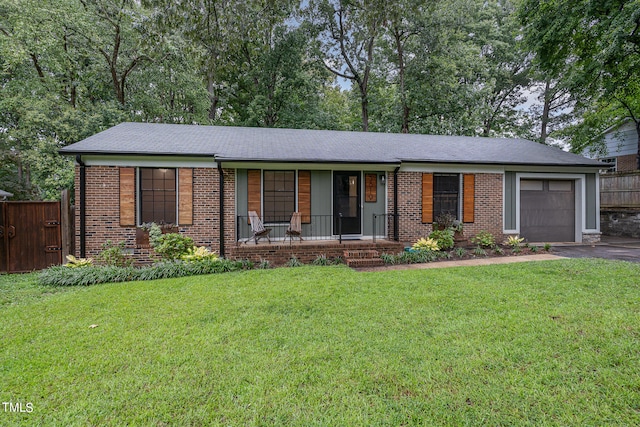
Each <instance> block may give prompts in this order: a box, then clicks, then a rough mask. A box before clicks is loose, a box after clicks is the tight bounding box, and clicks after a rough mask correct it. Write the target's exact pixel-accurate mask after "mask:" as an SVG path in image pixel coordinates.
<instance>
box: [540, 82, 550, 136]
mask: <svg viewBox="0 0 640 427" xmlns="http://www.w3.org/2000/svg"><path fill="white" fill-rule="evenodd" d="M549 90H550V84H549V80H548V79H547V81H546V82H545V84H544V105H543V107H542V117H540V138H539V139H538V142H540V143H541V144H546V143H547V126H548V125H549V112H550V110H551V95H550V94H549Z"/></svg>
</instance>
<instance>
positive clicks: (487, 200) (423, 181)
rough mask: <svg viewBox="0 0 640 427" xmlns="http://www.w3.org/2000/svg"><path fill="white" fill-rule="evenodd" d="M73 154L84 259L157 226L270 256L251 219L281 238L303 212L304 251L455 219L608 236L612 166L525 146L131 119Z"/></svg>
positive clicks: (413, 231)
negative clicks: (606, 174)
mask: <svg viewBox="0 0 640 427" xmlns="http://www.w3.org/2000/svg"><path fill="white" fill-rule="evenodd" d="M61 153H62V154H66V155H75V156H76V163H77V166H76V182H75V188H76V201H77V204H78V203H79V206H77V209H76V215H77V221H76V225H77V227H76V230H77V242H76V243H77V244H76V248H78V251H79V255H81V256H94V255H96V254H97V253H98V252H99V251H100V245H101V244H102V243H103V242H104V241H106V240H107V239H109V240H112V241H121V240H124V241H125V242H126V244H127V247H128V248H130V250H131V251H133V252H134V253H135V254H136V255H139V256H143V255H145V254H146V253H147V251H148V249H146V248H145V246H144V245H143V244H141V242H140V240H139V239H138V240H137V239H136V233H137V228H138V227H139V226H140V225H142V224H143V223H147V222H150V221H154V222H157V223H174V224H178V229H179V232H180V233H184V234H187V235H189V236H190V237H192V238H193V239H194V240H195V243H196V244H197V245H204V246H208V247H211V248H212V249H213V250H217V251H219V252H220V253H222V254H223V255H227V256H239V255H238V254H239V253H240V252H242V251H243V250H244V252H243V253H247V252H246V248H258V247H263V246H264V247H267V248H268V247H269V244H268V243H266V241H264V242H265V243H264V245H263V243H262V242H263V241H260V242H259V244H258V245H257V246H254V245H238V242H239V241H241V240H245V239H246V238H247V237H249V236H250V235H251V232H250V230H251V229H250V227H249V225H248V221H247V214H248V212H249V211H256V212H258V214H259V216H260V218H261V219H262V220H263V221H264V222H265V224H266V225H267V227H270V228H272V229H273V232H272V237H274V238H275V239H276V241H277V240H278V236H280V237H283V238H284V235H285V233H284V230H285V229H286V228H287V225H288V223H289V218H290V216H291V214H292V213H293V212H295V211H297V212H300V213H301V215H302V228H303V233H302V237H303V239H305V242H304V244H302V245H299V248H301V249H300V250H304V248H308V249H307V250H308V251H313V250H315V251H320V252H319V253H322V250H321V249H320V248H319V246H318V245H308V246H307V243H308V242H307V240H321V239H326V240H329V241H332V240H337V239H340V238H342V239H357V240H360V241H369V242H370V241H371V239H373V238H376V239H380V240H385V241H393V240H398V241H400V242H415V241H416V240H417V239H418V238H420V237H423V236H426V235H427V234H428V233H429V232H431V231H432V227H433V222H434V220H435V219H437V218H438V216H439V215H441V214H444V213H449V214H451V215H452V216H454V217H455V218H457V219H458V220H459V221H461V222H463V223H464V235H465V236H466V237H467V238H469V237H472V236H473V235H475V234H477V233H478V232H480V231H481V230H486V231H489V232H491V233H493V234H494V235H495V236H496V238H497V240H498V241H501V239H503V238H504V237H505V235H512V234H520V235H521V236H524V237H526V238H527V239H528V240H529V241H534V242H554V241H576V242H582V241H588V242H592V241H598V240H599V238H600V232H599V205H598V203H599V202H598V170H599V169H601V168H602V164H601V163H600V162H597V161H595V160H591V159H586V158H584V157H581V156H577V155H574V154H571V153H567V152H564V151H561V150H559V149H556V148H552V147H549V146H545V145H541V144H538V143H535V142H531V141H526V140H519V139H497V138H474V137H453V136H433V135H407V134H384V133H365V132H340V131H326V130H294V129H271V128H269V129H267V128H243V127H220V126H191V125H171V124H145V123H123V124H120V125H118V126H115V127H113V128H111V129H108V130H106V131H104V132H101V133H98V134H96V135H93V136H91V137H89V138H87V139H85V140H83V141H80V142H78V143H76V144H72V145H70V146H68V147H65V148H63V149H62V150H61ZM288 244H289V243H287V245H288ZM278 245H281V246H283V245H282V242H280V243H277V242H276V243H273V246H278ZM294 245H295V243H294ZM243 248H244V249H243ZM319 253H318V254H319ZM316 255H317V254H316Z"/></svg>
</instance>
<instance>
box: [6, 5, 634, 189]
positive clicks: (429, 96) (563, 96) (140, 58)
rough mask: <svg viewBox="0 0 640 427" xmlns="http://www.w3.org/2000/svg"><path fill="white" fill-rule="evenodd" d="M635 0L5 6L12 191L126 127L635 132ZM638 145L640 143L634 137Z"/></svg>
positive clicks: (49, 184) (52, 179)
mask: <svg viewBox="0 0 640 427" xmlns="http://www.w3.org/2000/svg"><path fill="white" fill-rule="evenodd" d="M639 26H640V7H639V3H638V0H635V1H613V0H607V1H602V2H583V1H580V0H513V1H512V0H430V1H428V2H424V1H417V0H398V1H395V2H386V1H380V0H308V1H297V0H279V1H274V0H243V1H239V0H185V1H180V2H175V1H171V0H143V1H134V0H4V1H3V2H2V3H0V90H1V97H0V159H1V161H2V163H1V167H0V188H2V189H4V190H7V191H11V192H12V193H14V194H16V198H33V199H41V198H45V199H47V198H48V199H51V198H56V197H57V196H58V194H59V192H60V190H61V189H63V188H69V187H71V186H72V185H73V159H68V158H63V157H61V156H59V155H58V154H57V151H58V150H59V149H60V148H61V147H63V146H65V145H68V144H71V143H73V142H76V141H79V140H81V139H83V138H86V137H87V136H89V135H91V134H94V133H96V132H99V131H101V130H104V129H106V128H108V127H110V126H113V125H115V124H117V123H120V122H122V121H145V122H165V123H187V124H217V125H229V126H260V127H288V128H317V129H338V130H364V131H377V132H412V133H431V134H460V135H474V136H479V137H482V136H509V137H511V136H517V137H524V138H530V139H537V140H539V141H540V142H543V143H545V142H549V141H554V140H555V141H557V140H563V141H566V142H570V143H572V145H573V148H574V150H576V151H580V150H582V149H583V148H584V147H585V146H587V145H589V144H594V143H595V142H594V139H593V135H594V134H597V133H598V132H599V131H601V130H602V129H604V128H606V127H608V126H610V125H611V124H612V123H615V122H616V121H618V120H621V119H624V118H631V119H633V120H634V121H635V123H636V125H637V126H638V127H639V129H640V96H638V95H639V94H638V91H639V90H640V77H639V75H638V73H639V72H638V69H639V65H640V59H639V58H640V55H639V53H640V46H639V43H640V34H639V30H638V28H639ZM639 147H640V139H639Z"/></svg>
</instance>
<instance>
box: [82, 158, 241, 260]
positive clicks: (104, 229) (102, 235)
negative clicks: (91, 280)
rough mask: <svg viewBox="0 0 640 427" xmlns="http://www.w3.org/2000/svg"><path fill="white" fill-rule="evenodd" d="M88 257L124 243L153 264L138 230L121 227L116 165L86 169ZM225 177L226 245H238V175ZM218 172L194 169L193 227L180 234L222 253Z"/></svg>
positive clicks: (181, 229)
mask: <svg viewBox="0 0 640 427" xmlns="http://www.w3.org/2000/svg"><path fill="white" fill-rule="evenodd" d="M85 170H86V216H85V222H86V233H85V235H86V256H87V257H95V256H96V255H97V254H98V253H99V252H100V250H101V249H102V248H101V246H102V244H103V243H104V242H105V241H107V240H111V241H112V242H120V241H124V242H125V244H126V247H127V248H128V249H129V250H132V251H133V253H134V256H135V258H136V261H137V262H138V263H148V262H150V261H151V259H150V254H151V253H152V251H151V250H150V249H148V248H141V247H138V245H137V244H136V227H121V226H120V207H119V168H118V167H116V166H88V167H86V169H85ZM79 171H80V168H79V166H76V176H75V188H76V201H78V208H77V209H76V218H75V220H76V236H75V238H76V255H78V256H79V252H80V208H79V201H80V178H79V177H80V174H79ZM223 173H224V175H225V213H224V217H225V244H226V245H227V246H230V245H232V244H234V243H235V232H234V229H235V173H234V171H233V170H232V169H225V170H223ZM218 189H219V178H218V170H217V169H213V168H194V170H193V224H192V225H186V226H180V227H179V232H180V233H181V234H185V235H187V236H189V237H191V238H193V240H194V243H195V244H196V245H197V246H206V247H208V248H210V249H212V250H215V251H220V232H219V229H220V215H219V212H220V211H219V200H220V193H219V191H218Z"/></svg>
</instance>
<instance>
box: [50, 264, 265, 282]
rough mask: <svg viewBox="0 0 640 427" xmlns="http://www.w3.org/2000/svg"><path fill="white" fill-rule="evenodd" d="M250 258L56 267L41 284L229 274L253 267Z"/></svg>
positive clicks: (52, 268)
mask: <svg viewBox="0 0 640 427" xmlns="http://www.w3.org/2000/svg"><path fill="white" fill-rule="evenodd" d="M252 267H253V264H252V263H250V262H248V261H232V260H226V259H203V260H197V261H181V260H178V261H162V262H159V263H156V264H154V265H152V266H149V267H141V268H134V267H114V266H104V265H101V266H96V265H91V266H86V267H83V268H67V267H65V266H60V265H58V266H54V267H49V268H47V269H46V270H43V271H42V272H41V273H40V274H39V275H38V283H40V284H41V285H47V286H88V285H96V284H99V283H116V282H129V281H132V280H155V279H168V278H172V277H184V276H195V275H199V274H214V273H225V272H228V271H238V270H244V269H250V268H252Z"/></svg>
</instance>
